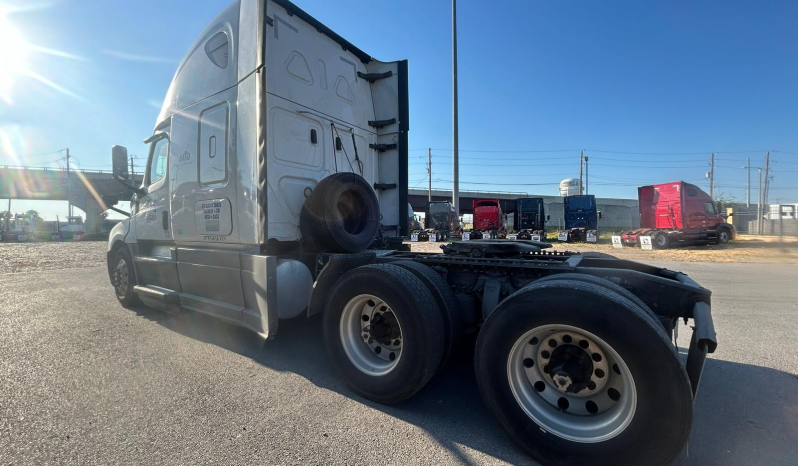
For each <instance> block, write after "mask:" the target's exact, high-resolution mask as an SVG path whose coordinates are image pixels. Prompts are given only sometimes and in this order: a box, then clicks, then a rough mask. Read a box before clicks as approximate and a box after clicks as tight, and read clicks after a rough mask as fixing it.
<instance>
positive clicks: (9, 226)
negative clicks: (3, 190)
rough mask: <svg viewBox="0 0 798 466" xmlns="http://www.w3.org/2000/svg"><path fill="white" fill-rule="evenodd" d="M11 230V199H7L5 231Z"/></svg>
mask: <svg viewBox="0 0 798 466" xmlns="http://www.w3.org/2000/svg"><path fill="white" fill-rule="evenodd" d="M10 230H11V197H9V198H8V217H6V231H10Z"/></svg>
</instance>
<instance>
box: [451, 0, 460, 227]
mask: <svg viewBox="0 0 798 466" xmlns="http://www.w3.org/2000/svg"><path fill="white" fill-rule="evenodd" d="M457 129H458V128H457V0H452V182H453V186H452V204H454V211H455V214H456V215H457V216H458V217H459V216H460V153H459V147H458V142H459V138H458V134H457Z"/></svg>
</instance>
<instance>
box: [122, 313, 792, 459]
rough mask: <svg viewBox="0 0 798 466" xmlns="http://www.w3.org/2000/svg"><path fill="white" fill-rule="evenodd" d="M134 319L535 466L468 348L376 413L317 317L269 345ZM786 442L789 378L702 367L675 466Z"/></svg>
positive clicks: (771, 453) (219, 330) (455, 446)
mask: <svg viewBox="0 0 798 466" xmlns="http://www.w3.org/2000/svg"><path fill="white" fill-rule="evenodd" d="M136 312H137V313H138V314H139V315H141V316H143V317H145V318H148V319H151V320H154V321H157V322H158V323H159V324H160V325H163V326H164V327H166V328H169V329H170V330H172V331H175V332H177V333H180V334H182V335H184V336H186V337H189V338H193V339H197V340H200V341H203V342H206V343H210V344H213V345H216V346H218V347H220V348H223V349H225V350H228V351H232V352H235V353H237V354H240V355H242V356H245V357H248V358H251V359H252V360H254V361H256V362H258V363H259V364H262V365H263V366H265V367H268V368H270V369H273V370H276V371H281V372H291V373H295V374H298V375H300V376H302V377H304V378H306V379H307V380H309V381H311V382H312V383H314V384H315V385H316V386H318V387H320V388H323V389H326V390H331V391H334V392H336V393H339V394H341V395H344V396H346V397H349V398H351V399H353V400H357V401H358V402H360V403H363V404H364V405H366V406H369V407H371V408H374V409H377V410H379V411H382V412H384V413H386V414H389V415H391V416H394V417H396V418H397V419H400V420H402V421H405V422H408V423H410V424H413V425H415V426H417V427H419V428H422V429H424V430H425V431H426V432H427V433H428V434H429V435H430V437H431V438H432V439H434V440H435V441H436V442H437V443H438V444H439V445H441V447H443V448H445V449H446V450H448V451H449V452H450V453H451V454H452V455H453V456H454V457H456V458H458V459H459V461H460V462H462V463H464V464H476V463H477V461H475V459H474V458H472V457H470V456H469V454H468V453H467V449H473V450H476V451H480V452H482V453H484V454H486V455H489V456H491V457H494V458H497V459H500V460H503V461H506V462H509V463H511V464H536V463H535V462H534V461H532V460H531V458H530V457H529V456H528V455H527V454H526V453H525V452H523V451H522V450H521V449H520V448H518V447H517V446H516V445H515V444H514V443H513V442H512V441H511V440H510V438H509V437H507V435H505V434H504V432H503V431H502V429H501V427H500V426H499V424H498V422H497V421H495V420H494V418H493V416H492V415H491V414H490V413H489V412H488V410H487V408H486V407H485V406H484V404H483V402H482V399H481V397H480V394H479V391H478V389H477V386H476V377H475V374H474V369H473V364H472V360H473V342H469V343H467V344H466V345H464V347H465V348H464V350H463V351H461V352H460V354H459V355H458V356H457V357H456V359H454V360H453V361H452V362H451V363H450V364H448V365H447V366H446V367H444V368H442V369H441V371H440V372H439V373H438V374H437V375H436V376H435V378H433V380H432V381H431V382H430V383H429V384H428V385H427V386H426V387H425V388H424V389H423V390H421V391H420V392H419V393H418V394H417V395H416V396H414V397H413V398H411V399H410V400H407V401H405V402H402V403H400V404H397V405H392V406H385V405H380V404H377V403H373V402H371V401H368V400H366V399H364V398H361V397H360V396H358V395H357V394H355V393H354V392H352V391H351V390H350V389H349V388H348V387H347V386H346V384H345V383H344V382H342V381H341V379H339V378H338V377H337V375H336V374H335V371H334V370H333V368H332V367H331V365H330V363H329V360H328V358H327V356H326V351H325V348H324V341H323V339H322V329H321V318H320V317H321V316H314V317H312V318H310V319H307V318H305V317H298V318H296V319H293V320H290V321H280V328H279V332H278V333H279V336H278V338H276V339H275V340H271V341H265V342H264V341H263V339H262V338H260V337H259V336H257V335H255V334H254V333H252V332H250V331H248V330H245V329H242V328H240V327H236V326H234V325H229V324H226V323H223V322H220V321H218V320H216V319H213V318H210V317H207V316H204V315H201V314H195V313H188V314H186V315H182V316H172V315H167V314H163V313H160V312H158V311H154V310H151V309H148V308H145V307H139V308H137V309H136ZM682 350H683V349H682ZM682 352H684V351H682ZM796 438H798V376H795V375H792V374H789V373H786V372H781V371H777V370H774V369H770V368H766V367H760V366H754V365H747V364H739V363H733V362H728V361H722V360H716V359H710V360H708V361H707V365H706V368H705V372H704V376H703V378H702V380H701V385H700V387H699V393H698V399H697V400H696V404H695V417H694V422H693V428H692V435H691V438H690V442H689V446H688V449H687V450H688V451H686V452H683V453H682V455H681V456H680V457H679V458H678V460H677V462H676V464H680V465H693V464H701V465H714V464H717V465H750V464H772V465H776V464H793V463H792V461H793V460H794V458H795V457H796V456H798V442H796V441H795V439H796ZM463 447H465V449H464V448H463ZM688 454H689V456H688Z"/></svg>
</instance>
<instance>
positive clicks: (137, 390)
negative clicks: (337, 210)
mask: <svg viewBox="0 0 798 466" xmlns="http://www.w3.org/2000/svg"><path fill="white" fill-rule="evenodd" d="M659 265H662V266H666V267H668V268H671V269H678V270H683V271H685V272H687V273H688V274H690V275H691V276H692V277H693V278H694V279H695V280H697V281H698V282H699V283H701V284H702V285H704V286H706V287H707V288H710V289H711V290H712V291H713V293H714V294H713V313H714V318H715V325H716V330H717V333H718V339H719V344H720V346H719V348H718V351H717V352H716V353H715V354H713V355H711V357H710V359H709V360H708V361H707V366H706V369H705V372H704V378H703V379H702V382H701V385H700V388H699V394H698V399H697V400H696V404H695V420H694V424H693V430H692V436H691V439H690V443H689V448H688V451H686V452H685V454H683V455H682V457H681V458H680V460H679V462H678V464H684V465H688V464H690V465H692V464H695V465H751V464H758V465H782V464H783V465H788V464H790V465H792V464H796V458H798V377H796V375H797V374H798V349H796V348H798V304H797V303H798V277H796V272H798V270H797V268H796V267H795V266H794V265H772V264H721V263H675V262H669V263H661V264H659ZM320 323H321V322H320V319H319V318H318V317H315V318H311V319H307V318H304V317H301V318H298V319H295V320H292V321H288V322H281V323H280V329H279V331H278V335H277V338H276V339H275V340H273V341H267V342H264V341H262V340H261V339H260V338H259V337H258V336H256V335H254V334H252V333H250V332H248V331H247V330H243V329H240V328H237V327H234V326H232V325H228V324H224V323H221V322H218V321H215V320H213V319H211V318H209V317H204V316H202V315H198V314H185V315H180V316H173V315H168V314H163V313H160V312H158V311H154V310H151V309H148V308H145V307H141V308H137V309H135V310H128V309H124V308H122V307H121V306H120V305H119V304H118V303H117V301H116V299H115V297H114V294H113V290H112V289H111V286H110V284H109V283H108V279H107V274H106V271H105V270H104V269H103V268H102V267H93V268H85V269H74V270H61V271H58V270H50V271H37V272H29V273H18V274H7V275H0V464H42V463H59V464H62V463H66V464H197V463H203V464H205V463H218V464H246V463H252V464H369V465H372V464H380V465H391V464H403V465H404V464H444V463H465V464H507V463H510V464H533V463H532V461H531V460H530V459H529V457H528V456H526V455H525V454H524V453H523V452H522V451H521V450H520V449H518V448H517V447H516V446H515V445H514V444H513V443H512V442H511V441H510V440H509V438H508V437H507V436H506V435H505V434H504V433H503V432H502V430H501V428H500V427H499V425H498V424H497V422H495V421H494V420H493V418H492V417H491V415H490V414H489V413H488V412H487V410H486V408H485V407H484V405H483V404H482V401H481V399H480V396H479V393H478V391H477V388H476V384H475V377H474V372H473V369H472V364H471V360H470V356H469V355H467V354H465V355H462V356H461V357H460V358H459V359H457V360H456V361H454V363H453V364H452V365H450V366H448V367H446V368H444V369H443V370H442V371H441V372H440V373H439V374H438V375H437V376H436V377H435V379H433V381H432V382H431V383H430V384H429V385H428V386H427V387H426V388H424V389H423V390H422V391H421V392H420V393H419V394H417V395H416V396H415V397H413V398H412V399H411V400H408V401H406V402H404V403H401V404H399V405H395V406H382V405H378V404H375V403H372V402H369V401H367V400H365V399H362V398H360V397H358V396H357V395H355V394H354V393H353V392H351V391H350V390H349V389H348V388H347V387H346V386H345V384H343V383H342V382H341V381H340V380H339V379H338V378H337V377H336V376H335V374H334V372H333V370H332V368H331V367H330V364H329V361H328V359H327V355H326V353H325V351H324V345H323V341H322V338H321V326H320ZM687 330H688V329H687V328H686V327H684V326H682V328H681V333H680V335H681V337H680V340H679V343H680V346H686V345H687V344H688V342H689V340H688V337H689V334H688V331H687Z"/></svg>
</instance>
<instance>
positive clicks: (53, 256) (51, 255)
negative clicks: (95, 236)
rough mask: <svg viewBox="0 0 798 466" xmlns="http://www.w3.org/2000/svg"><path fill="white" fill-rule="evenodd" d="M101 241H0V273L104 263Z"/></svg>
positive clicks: (105, 245) (79, 266) (95, 265)
mask: <svg viewBox="0 0 798 466" xmlns="http://www.w3.org/2000/svg"><path fill="white" fill-rule="evenodd" d="M107 246H108V243H107V242H105V241H85V242H82V241H81V242H74V243H66V242H63V243H62V242H45V243H3V242H0V274H6V273H17V272H30V271H33V270H64V269H77V268H86V267H97V266H99V265H105V261H106V259H105V249H106V247H107Z"/></svg>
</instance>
